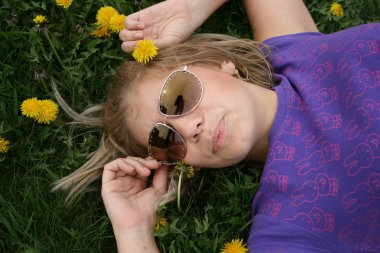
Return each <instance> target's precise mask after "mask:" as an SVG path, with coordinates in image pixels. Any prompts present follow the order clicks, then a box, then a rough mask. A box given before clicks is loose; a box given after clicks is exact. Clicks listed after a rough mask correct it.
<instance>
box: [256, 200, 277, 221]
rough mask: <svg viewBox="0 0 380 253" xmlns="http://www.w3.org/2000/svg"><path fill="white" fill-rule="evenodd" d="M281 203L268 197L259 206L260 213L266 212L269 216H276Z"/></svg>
mask: <svg viewBox="0 0 380 253" xmlns="http://www.w3.org/2000/svg"><path fill="white" fill-rule="evenodd" d="M281 208H282V204H281V203H279V202H277V201H275V200H274V199H273V198H270V199H269V200H268V201H266V202H265V203H264V204H263V205H261V207H260V214H266V215H269V216H270V217H278V215H279V214H280V212H281Z"/></svg>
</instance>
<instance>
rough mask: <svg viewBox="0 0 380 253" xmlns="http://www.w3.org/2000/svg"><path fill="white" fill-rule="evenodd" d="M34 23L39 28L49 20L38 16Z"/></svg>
mask: <svg viewBox="0 0 380 253" xmlns="http://www.w3.org/2000/svg"><path fill="white" fill-rule="evenodd" d="M33 22H34V23H35V24H36V25H37V26H39V25H41V24H42V23H45V22H47V18H46V16H44V15H37V16H35V17H34V19H33Z"/></svg>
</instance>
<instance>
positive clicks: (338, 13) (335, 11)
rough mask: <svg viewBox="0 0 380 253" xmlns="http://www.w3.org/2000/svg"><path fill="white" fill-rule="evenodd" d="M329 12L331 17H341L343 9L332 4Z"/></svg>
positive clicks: (336, 4)
mask: <svg viewBox="0 0 380 253" xmlns="http://www.w3.org/2000/svg"><path fill="white" fill-rule="evenodd" d="M330 11H331V13H332V15H333V16H343V14H344V10H343V7H342V5H340V4H339V3H333V4H332V5H331V7H330Z"/></svg>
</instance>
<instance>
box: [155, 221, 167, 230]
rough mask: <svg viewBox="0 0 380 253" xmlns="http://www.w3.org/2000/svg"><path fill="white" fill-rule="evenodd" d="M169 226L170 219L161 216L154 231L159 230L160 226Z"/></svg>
mask: <svg viewBox="0 0 380 253" xmlns="http://www.w3.org/2000/svg"><path fill="white" fill-rule="evenodd" d="M168 226H169V222H168V220H167V219H166V218H161V219H159V220H158V221H157V223H156V227H155V228H154V231H156V232H158V231H159V230H160V228H167V227H168Z"/></svg>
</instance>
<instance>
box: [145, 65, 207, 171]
mask: <svg viewBox="0 0 380 253" xmlns="http://www.w3.org/2000/svg"><path fill="white" fill-rule="evenodd" d="M187 68H188V67H187V66H185V67H184V68H183V69H182V70H176V71H173V72H172V73H170V74H169V76H168V77H167V78H166V80H165V82H164V84H163V86H162V88H161V92H160V96H159V98H158V109H159V111H160V113H161V114H162V115H164V116H165V118H166V117H180V116H182V115H185V114H188V113H190V112H191V111H193V110H194V109H195V108H196V107H197V106H198V105H199V103H200V101H201V99H202V96H203V85H202V82H201V80H200V79H199V77H198V76H196V75H195V74H194V73H192V72H190V71H188V70H187ZM186 151H187V148H186V142H185V140H184V138H183V137H182V136H181V135H180V134H179V133H178V131H177V130H175V128H174V127H173V126H169V125H167V124H166V123H156V125H155V126H154V127H153V129H152V131H151V132H150V134H149V142H148V153H149V155H150V156H151V157H152V158H154V159H156V160H158V161H160V162H162V163H163V164H166V165H173V164H177V163H178V162H180V161H182V160H183V158H184V157H185V156H186Z"/></svg>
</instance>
